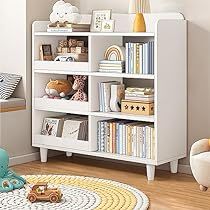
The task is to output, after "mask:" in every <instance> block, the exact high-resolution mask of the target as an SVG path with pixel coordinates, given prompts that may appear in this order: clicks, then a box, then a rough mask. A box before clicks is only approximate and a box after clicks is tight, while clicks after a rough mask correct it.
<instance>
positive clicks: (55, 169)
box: [12, 156, 210, 210]
mask: <svg viewBox="0 0 210 210" xmlns="http://www.w3.org/2000/svg"><path fill="white" fill-rule="evenodd" d="M12 169H13V170H14V171H15V172H17V173H19V174H25V175H27V174H63V175H66V174H67V175H83V176H92V177H98V178H104V179H111V180H115V181H119V182H123V183H126V184H129V185H132V186H134V187H136V188H138V189H140V190H141V191H143V192H144V193H145V194H146V195H147V196H148V197H149V199H150V203H151V206H150V209H152V210H153V209H154V210H182V209H183V210H210V190H209V191H208V192H200V191H199V188H198V184H197V183H196V182H195V180H194V179H193V177H192V176H190V175H185V174H171V173H169V172H166V171H161V170H157V171H156V177H155V181H153V182H148V181H147V180H146V175H145V169H144V168H142V167H138V166H135V165H128V164H120V163H116V162H114V163H112V162H110V161H102V160H94V159H89V158H85V157H78V156H73V157H69V158H66V157H62V156H61V157H56V158H50V159H49V161H48V163H40V161H35V162H31V163H27V164H22V165H18V166H15V167H13V168H12Z"/></svg>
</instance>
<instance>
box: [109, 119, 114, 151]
mask: <svg viewBox="0 0 210 210" xmlns="http://www.w3.org/2000/svg"><path fill="white" fill-rule="evenodd" d="M112 125H113V123H110V128H109V129H110V135H109V152H110V153H113V149H112V145H113V143H112V142H113V126H112Z"/></svg>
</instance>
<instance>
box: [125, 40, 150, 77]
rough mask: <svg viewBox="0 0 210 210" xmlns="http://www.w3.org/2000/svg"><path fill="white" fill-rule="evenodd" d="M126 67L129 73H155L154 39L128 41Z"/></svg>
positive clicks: (126, 71)
mask: <svg viewBox="0 0 210 210" xmlns="http://www.w3.org/2000/svg"><path fill="white" fill-rule="evenodd" d="M125 46H126V68H125V73H128V74H154V41H151V42H147V43H131V42H129V43H126V44H125Z"/></svg>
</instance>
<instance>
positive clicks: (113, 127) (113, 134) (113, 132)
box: [112, 123, 116, 154]
mask: <svg viewBox="0 0 210 210" xmlns="http://www.w3.org/2000/svg"><path fill="white" fill-rule="evenodd" d="M112 153H114V154H115V153H116V123H113V124H112Z"/></svg>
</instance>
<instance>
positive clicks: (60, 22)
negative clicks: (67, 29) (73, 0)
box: [50, 0, 81, 27]
mask: <svg viewBox="0 0 210 210" xmlns="http://www.w3.org/2000/svg"><path fill="white" fill-rule="evenodd" d="M80 20H81V15H80V14H79V10H78V8H77V7H75V6H72V5H71V4H70V3H65V1H62V0H59V1H57V2H56V3H55V4H54V6H53V11H52V13H51V14H50V22H51V23H52V24H51V26H52V27H53V26H58V27H63V26H65V25H66V24H71V23H79V22H80Z"/></svg>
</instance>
